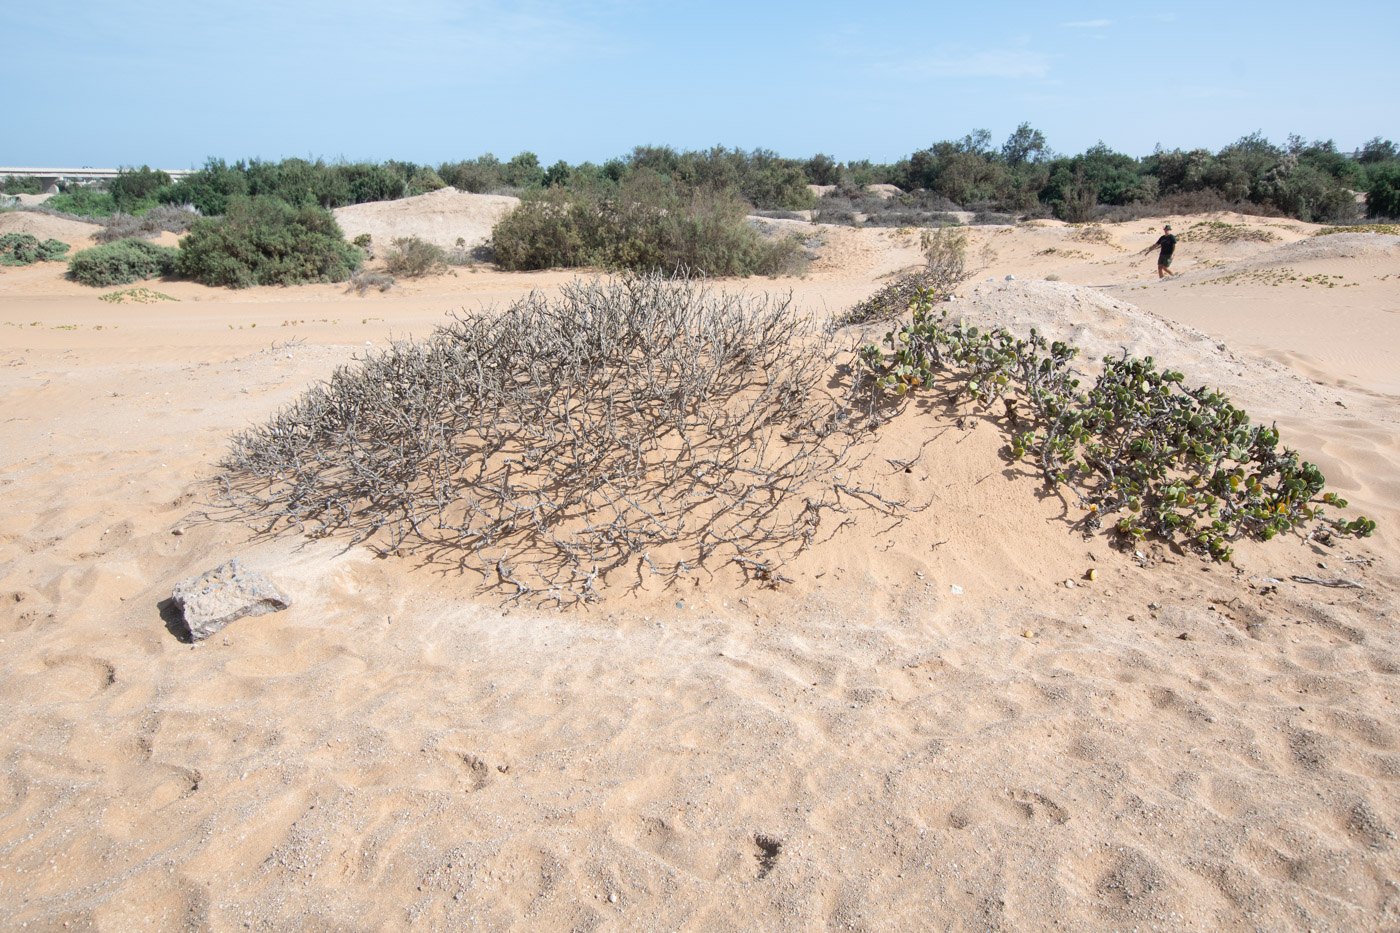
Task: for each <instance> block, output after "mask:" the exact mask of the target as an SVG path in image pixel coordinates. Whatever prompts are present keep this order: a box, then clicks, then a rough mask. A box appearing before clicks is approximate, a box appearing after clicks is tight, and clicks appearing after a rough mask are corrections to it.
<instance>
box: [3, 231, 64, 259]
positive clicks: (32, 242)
mask: <svg viewBox="0 0 1400 933" xmlns="http://www.w3.org/2000/svg"><path fill="white" fill-rule="evenodd" d="M67 252H68V244H67V243H64V242H63V241H62V240H53V239H49V240H45V241H44V242H42V243H40V242H39V238H38V237H36V236H34V235H33V234H31V233H7V234H5V235H4V236H0V266H27V265H30V264H31V263H36V262H58V261H59V260H61V259H62V258H63V257H64V256H65V255H66V254H67Z"/></svg>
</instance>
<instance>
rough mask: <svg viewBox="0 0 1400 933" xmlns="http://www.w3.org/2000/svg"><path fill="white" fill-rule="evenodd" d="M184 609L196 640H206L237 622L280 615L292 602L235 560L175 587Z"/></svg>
mask: <svg viewBox="0 0 1400 933" xmlns="http://www.w3.org/2000/svg"><path fill="white" fill-rule="evenodd" d="M171 595H172V597H173V598H174V600H175V605H177V606H179V607H180V611H181V613H183V615H184V618H185V625H186V626H187V627H188V628H189V630H190V638H191V640H193V641H202V640H204V639H206V638H208V637H209V636H210V635H213V634H214V633H215V632H217V631H218V630H219V629H221V628H223V627H224V626H225V625H228V624H229V623H230V622H232V621H234V620H235V619H241V618H243V617H244V616H260V615H262V614H264V613H267V612H280V611H281V610H283V609H286V608H287V607H288V606H290V605H291V604H292V599H291V597H290V596H287V595H286V594H285V593H283V592H282V591H281V590H279V589H278V588H277V586H276V584H274V583H273V582H272V581H271V580H269V579H268V578H267V577H266V576H264V575H263V574H261V573H258V572H257V571H256V570H249V569H247V568H246V567H244V566H243V564H242V563H241V562H240V561H239V560H238V558H236V557H235V558H234V559H233V560H231V561H229V562H228V563H226V564H223V565H221V566H219V567H216V568H215V569H213V570H210V571H209V572H208V573H205V574H202V575H200V576H198V577H191V578H190V579H188V580H184V581H182V582H180V583H178V584H176V585H175V591H174V593H172V594H171Z"/></svg>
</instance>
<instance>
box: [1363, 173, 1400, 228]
mask: <svg viewBox="0 0 1400 933" xmlns="http://www.w3.org/2000/svg"><path fill="white" fill-rule="evenodd" d="M1366 216H1367V217H1385V218H1387V219H1400V162H1394V161H1392V162H1376V163H1373V164H1371V165H1369V166H1368V167H1367V169H1366Z"/></svg>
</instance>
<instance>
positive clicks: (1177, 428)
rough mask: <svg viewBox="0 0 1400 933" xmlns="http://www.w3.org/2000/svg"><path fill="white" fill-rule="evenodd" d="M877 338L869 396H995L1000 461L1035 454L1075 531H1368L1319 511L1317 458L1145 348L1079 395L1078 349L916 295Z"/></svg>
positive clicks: (1225, 544) (1171, 535)
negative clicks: (1001, 412) (989, 324)
mask: <svg viewBox="0 0 1400 933" xmlns="http://www.w3.org/2000/svg"><path fill="white" fill-rule="evenodd" d="M886 341H887V343H888V345H889V348H890V349H889V352H888V353H887V352H886V351H885V350H883V349H881V348H880V347H879V346H878V345H876V344H868V345H866V346H865V347H864V348H863V349H862V350H861V352H860V362H861V365H862V369H863V372H864V374H865V375H864V381H865V384H866V385H867V386H868V387H869V389H870V391H871V402H872V405H874V404H877V403H878V402H879V401H880V400H881V399H882V398H884V397H885V395H886V393H891V392H892V393H893V394H894V395H895V396H904V395H906V394H907V393H909V392H910V391H914V390H919V389H923V388H925V387H928V386H930V385H932V384H934V382H935V381H936V380H939V379H942V380H944V382H945V385H947V386H948V387H949V389H950V392H951V393H952V395H953V397H954V398H955V399H963V400H971V401H972V402H973V403H974V404H980V405H982V406H983V407H985V406H988V405H990V404H992V403H993V402H995V401H998V400H1000V401H1002V403H1003V404H1004V406H1005V408H1006V422H1007V424H1008V426H1009V427H1010V429H1011V437H1010V442H1009V444H1008V445H1007V454H1008V456H1009V458H1010V459H1011V460H1013V461H1019V460H1022V459H1028V460H1030V461H1032V462H1033V463H1035V464H1036V465H1037V466H1038V468H1039V470H1040V472H1041V475H1042V476H1043V478H1044V479H1045V481H1046V483H1047V484H1048V486H1050V487H1051V488H1058V487H1061V486H1064V487H1067V488H1068V490H1069V493H1070V495H1071V496H1073V498H1074V500H1075V501H1076V502H1077V504H1078V506H1079V508H1081V509H1082V510H1083V515H1082V517H1081V518H1080V519H1079V520H1078V522H1077V524H1078V525H1079V526H1080V527H1081V528H1082V529H1083V530H1084V531H1085V532H1086V533H1090V532H1093V531H1096V530H1098V529H1099V528H1101V527H1102V526H1103V525H1104V523H1105V522H1106V521H1107V522H1111V523H1112V527H1114V528H1115V529H1116V531H1117V533H1118V534H1119V535H1120V536H1122V538H1124V539H1125V540H1126V541H1128V542H1131V541H1134V540H1136V539H1140V538H1143V537H1145V536H1146V535H1149V534H1150V535H1155V536H1157V537H1160V538H1162V539H1164V540H1167V541H1178V542H1181V543H1182V544H1183V545H1184V546H1186V547H1191V548H1194V549H1196V550H1198V551H1200V552H1202V553H1204V554H1208V555H1210V556H1211V557H1213V558H1215V559H1216V560H1220V561H1225V560H1229V559H1230V558H1231V556H1232V548H1231V545H1230V543H1231V542H1232V541H1235V540H1237V539H1239V538H1241V537H1252V538H1257V539H1261V540H1268V539H1270V538H1272V537H1274V536H1275V535H1278V534H1282V533H1284V532H1288V531H1292V530H1295V529H1297V530H1302V529H1305V528H1308V526H1312V528H1311V530H1310V531H1309V536H1310V537H1311V536H1318V535H1327V534H1332V533H1338V534H1353V535H1357V536H1361V537H1366V536H1369V535H1370V534H1371V533H1372V531H1374V529H1375V527H1376V525H1375V522H1373V521H1371V520H1370V519H1367V518H1366V517H1365V516H1361V517H1359V518H1356V519H1353V520H1351V521H1349V522H1344V521H1342V520H1340V519H1335V518H1331V517H1329V516H1327V515H1326V513H1325V507H1335V508H1345V507H1346V501H1345V500H1343V499H1341V498H1339V497H1338V496H1336V495H1335V494H1333V493H1327V492H1324V489H1325V486H1326V480H1325V479H1324V477H1323V475H1322V473H1321V471H1319V470H1318V468H1317V467H1316V466H1314V465H1313V464H1311V463H1307V462H1305V461H1301V460H1300V459H1299V457H1298V453H1297V451H1294V450H1289V449H1288V448H1280V447H1279V433H1278V430H1277V428H1275V427H1263V426H1258V425H1253V426H1252V425H1251V424H1250V419H1249V415H1248V414H1247V413H1246V412H1244V411H1242V410H1240V409H1238V408H1236V407H1235V406H1233V405H1231V404H1230V401H1229V399H1227V398H1225V397H1224V396H1223V395H1221V394H1220V393H1219V392H1213V391H1211V390H1209V389H1208V388H1205V387H1199V388H1194V389H1187V388H1184V387H1183V385H1182V382H1183V376H1182V374H1181V373H1179V372H1173V371H1171V370H1160V371H1159V370H1158V369H1157V368H1156V364H1155V363H1154V362H1153V360H1152V358H1151V357H1146V358H1144V359H1141V360H1139V359H1134V358H1132V357H1129V356H1128V355H1127V354H1126V352H1125V353H1124V354H1123V356H1122V357H1121V358H1114V357H1111V356H1110V357H1105V358H1104V361H1103V363H1104V368H1103V372H1102V373H1101V374H1100V376H1099V377H1098V379H1097V380H1096V381H1095V383H1094V385H1093V386H1092V387H1090V388H1089V389H1088V390H1087V391H1086V390H1084V389H1081V388H1080V386H1079V379H1078V378H1077V377H1076V374H1075V370H1074V369H1073V368H1072V366H1071V363H1072V361H1073V360H1074V358H1075V357H1076V356H1078V354H1079V350H1078V349H1077V348H1075V347H1072V346H1069V345H1067V344H1065V343H1061V342H1059V341H1056V342H1053V343H1052V342H1050V341H1049V340H1047V339H1046V338H1045V337H1044V336H1042V335H1040V334H1038V333H1037V332H1036V331H1035V330H1034V329H1032V330H1031V332H1030V337H1029V339H1022V338H1019V337H1017V336H1015V335H1013V334H1011V333H1008V332H1007V331H1005V330H1002V329H1000V328H997V329H993V330H989V331H982V330H980V329H979V328H977V327H970V326H967V325H966V324H964V323H962V322H959V323H957V324H951V323H949V321H948V313H947V312H946V311H944V312H942V314H939V315H935V314H934V313H933V311H932V304H931V302H930V301H929V300H927V297H924V298H921V299H920V300H918V301H916V302H915V306H914V315H913V320H912V322H909V323H905V324H902V325H901V326H900V327H898V328H896V329H895V330H893V331H891V332H890V333H889V334H887V335H886ZM1110 516H1116V517H1110ZM1319 526H1320V527H1319Z"/></svg>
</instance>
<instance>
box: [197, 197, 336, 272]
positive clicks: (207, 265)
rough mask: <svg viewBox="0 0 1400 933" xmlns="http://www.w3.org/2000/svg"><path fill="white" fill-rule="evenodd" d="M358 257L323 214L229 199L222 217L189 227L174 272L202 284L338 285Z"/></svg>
mask: <svg viewBox="0 0 1400 933" xmlns="http://www.w3.org/2000/svg"><path fill="white" fill-rule="evenodd" d="M362 259H363V257H362V254H361V253H360V251H359V250H358V249H356V248H355V247H354V246H351V245H350V244H349V243H347V242H345V237H344V235H343V234H342V233H341V230H340V225H339V224H337V223H336V222H335V218H333V217H332V216H331V215H330V213H329V212H328V211H325V210H323V209H321V208H319V207H315V206H312V205H303V206H301V207H293V206H292V205H290V204H287V203H286V202H284V201H277V200H274V199H272V198H264V197H257V198H230V199H229V201H228V204H227V213H225V215H224V216H223V217H218V218H202V219H200V220H198V221H196V222H195V225H194V227H192V228H191V229H190V232H189V234H188V235H187V236H186V237H185V239H184V240H182V241H181V243H180V270H181V272H182V273H183V274H184V275H185V276H186V277H187V278H190V279H193V280H194V281H196V282H202V283H203V284H205V285H224V286H228V287H229V288H248V287H250V286H253V285H302V284H305V283H307V282H344V281H345V280H346V279H348V278H350V275H351V273H353V272H354V271H355V270H356V269H358V268H359V267H360V263H361V262H362Z"/></svg>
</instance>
